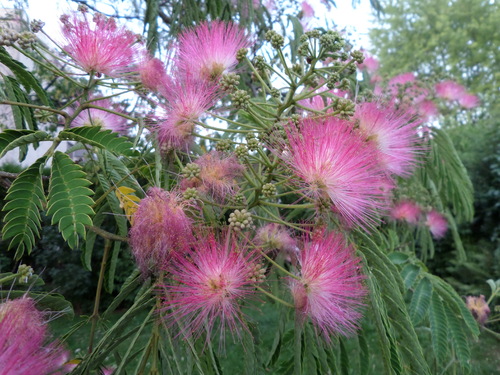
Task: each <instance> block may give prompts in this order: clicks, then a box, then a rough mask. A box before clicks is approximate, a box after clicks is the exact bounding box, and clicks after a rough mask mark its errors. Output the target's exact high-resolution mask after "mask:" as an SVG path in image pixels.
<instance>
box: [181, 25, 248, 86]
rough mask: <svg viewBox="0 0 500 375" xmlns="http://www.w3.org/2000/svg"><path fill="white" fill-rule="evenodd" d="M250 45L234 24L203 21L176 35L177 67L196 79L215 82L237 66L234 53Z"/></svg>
mask: <svg viewBox="0 0 500 375" xmlns="http://www.w3.org/2000/svg"><path fill="white" fill-rule="evenodd" d="M249 46H250V42H249V40H248V37H247V36H246V35H245V32H244V30H242V29H240V28H239V27H238V26H237V25H235V24H233V23H230V22H229V23H225V22H221V21H214V22H211V23H209V22H203V23H201V24H200V25H198V26H197V27H196V28H194V29H189V30H187V31H184V32H183V33H182V34H181V35H180V36H179V55H178V59H179V60H178V62H177V63H178V66H179V68H180V70H181V71H182V72H184V73H187V72H189V73H190V74H193V76H194V77H195V79H200V80H205V81H216V80H217V79H218V78H219V77H220V76H221V75H222V74H224V73H227V72H230V71H232V69H233V68H234V67H235V66H236V65H237V64H238V60H237V59H236V52H238V50H240V49H241V48H247V47H249Z"/></svg>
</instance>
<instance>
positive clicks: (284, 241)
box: [254, 223, 297, 253]
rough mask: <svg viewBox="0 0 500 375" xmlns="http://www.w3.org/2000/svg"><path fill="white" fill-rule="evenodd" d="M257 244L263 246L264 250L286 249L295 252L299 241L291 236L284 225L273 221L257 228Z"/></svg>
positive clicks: (288, 251)
mask: <svg viewBox="0 0 500 375" xmlns="http://www.w3.org/2000/svg"><path fill="white" fill-rule="evenodd" d="M254 241H255V243H256V245H258V246H260V247H262V248H263V249H264V251H273V250H278V251H285V252H287V253H295V251H296V249H297V241H295V239H293V238H292V237H291V236H290V233H289V232H288V230H286V228H284V227H283V226H282V225H279V224H275V223H271V224H267V225H265V226H263V227H261V228H259V229H258V230H257V233H256V234H255V239H254Z"/></svg>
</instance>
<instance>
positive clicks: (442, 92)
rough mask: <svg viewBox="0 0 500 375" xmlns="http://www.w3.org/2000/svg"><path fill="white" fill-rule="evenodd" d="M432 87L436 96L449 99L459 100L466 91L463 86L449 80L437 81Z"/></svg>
mask: <svg viewBox="0 0 500 375" xmlns="http://www.w3.org/2000/svg"><path fill="white" fill-rule="evenodd" d="M434 88H435V90H436V95H437V96H438V97H440V98H443V99H447V100H450V101H454V100H459V99H460V98H461V97H462V96H463V95H465V94H466V93H467V92H466V90H465V87H463V86H462V85H460V84H458V83H456V82H454V81H450V80H448V81H443V82H440V83H437V84H436V86H434Z"/></svg>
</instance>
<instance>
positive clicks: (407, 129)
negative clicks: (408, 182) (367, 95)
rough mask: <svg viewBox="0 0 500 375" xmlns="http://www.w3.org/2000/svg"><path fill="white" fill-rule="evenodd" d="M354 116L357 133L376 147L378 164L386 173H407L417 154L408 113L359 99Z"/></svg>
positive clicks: (414, 134) (413, 127)
mask: <svg viewBox="0 0 500 375" xmlns="http://www.w3.org/2000/svg"><path fill="white" fill-rule="evenodd" d="M354 120H355V123H356V125H357V126H358V129H359V131H360V132H361V134H362V135H363V136H364V137H366V139H368V140H369V141H370V142H372V143H373V145H374V146H375V148H376V149H377V151H378V154H379V157H378V160H379V162H380V164H381V165H382V167H383V168H384V169H386V170H387V171H388V172H389V173H393V174H395V175H398V176H408V175H409V174H410V172H411V170H412V169H413V167H414V166H415V163H416V158H417V156H418V147H417V145H416V140H417V134H416V131H415V123H411V122H410V118H409V116H407V115H406V114H405V113H401V112H399V113H398V112H396V111H395V110H394V109H392V108H390V107H389V108H382V107H380V106H379V105H377V103H362V104H359V105H358V107H357V109H356V112H355V114H354Z"/></svg>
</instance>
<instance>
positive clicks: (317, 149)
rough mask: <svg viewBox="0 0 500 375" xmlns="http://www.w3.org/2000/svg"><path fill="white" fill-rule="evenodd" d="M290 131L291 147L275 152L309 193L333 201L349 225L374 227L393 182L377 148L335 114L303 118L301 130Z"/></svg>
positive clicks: (316, 197)
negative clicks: (379, 160)
mask: <svg viewBox="0 0 500 375" xmlns="http://www.w3.org/2000/svg"><path fill="white" fill-rule="evenodd" d="M287 134H288V140H289V147H287V146H286V145H280V146H278V147H276V148H275V151H274V152H275V154H277V155H278V156H280V157H282V158H283V159H284V160H285V162H286V163H287V164H288V166H289V167H290V168H291V169H292V170H293V171H294V172H295V174H296V175H297V176H298V177H300V178H301V179H302V180H303V181H304V191H305V192H306V193H307V194H308V195H309V196H311V197H313V198H315V199H318V198H327V199H330V200H331V202H332V203H333V206H332V209H333V210H334V211H336V212H338V213H339V215H340V216H341V217H342V218H343V219H344V220H345V221H346V223H347V224H358V225H361V226H363V227H366V226H367V225H368V226H371V225H374V224H375V223H376V222H377V219H376V218H377V216H378V214H379V213H380V212H381V211H383V210H384V209H385V208H386V201H385V195H386V193H385V192H384V191H383V188H385V187H387V184H388V183H389V184H390V181H388V178H387V176H386V174H385V172H384V170H383V169H382V168H381V167H380V165H379V163H378V156H377V151H376V150H375V148H373V146H372V145H370V144H368V143H367V142H365V140H364V139H363V138H362V137H361V136H360V135H359V133H356V132H353V130H352V126H351V125H350V124H349V123H348V122H347V121H343V120H340V119H338V118H335V117H326V118H322V119H317V118H315V119H312V118H311V119H304V120H303V121H302V122H301V127H300V130H299V129H296V128H293V127H291V126H290V127H288V128H287ZM278 148H279V150H278ZM283 149H284V150H285V151H282V150H283Z"/></svg>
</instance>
